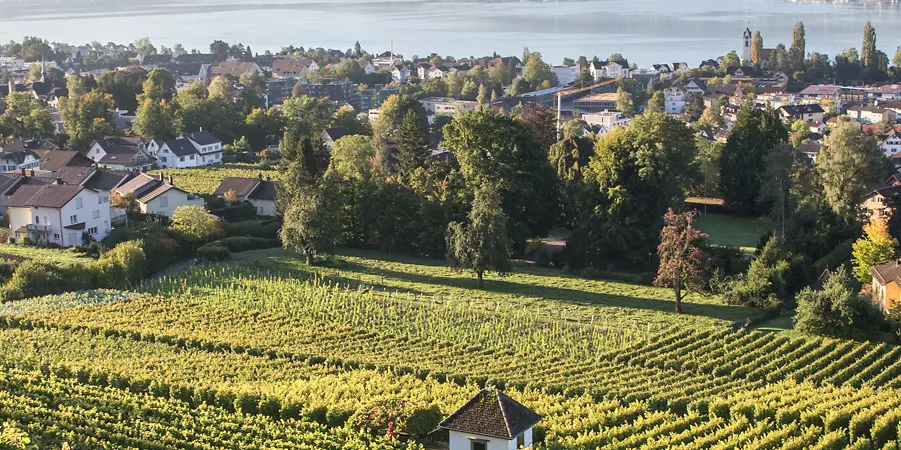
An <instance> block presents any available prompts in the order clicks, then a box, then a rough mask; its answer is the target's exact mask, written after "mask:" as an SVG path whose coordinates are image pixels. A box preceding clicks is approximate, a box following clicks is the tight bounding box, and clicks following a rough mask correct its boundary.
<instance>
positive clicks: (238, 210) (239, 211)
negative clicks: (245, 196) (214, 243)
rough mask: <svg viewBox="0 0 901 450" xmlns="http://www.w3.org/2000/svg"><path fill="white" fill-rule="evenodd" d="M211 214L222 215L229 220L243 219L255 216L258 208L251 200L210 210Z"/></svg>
mask: <svg viewBox="0 0 901 450" xmlns="http://www.w3.org/2000/svg"><path fill="white" fill-rule="evenodd" d="M210 214H213V215H216V216H218V217H221V218H223V219H225V220H227V221H234V220H242V219H248V218H251V217H255V216H256V215H257V209H256V207H255V206H253V205H252V204H250V203H249V202H241V203H238V204H235V205H231V206H226V207H225V208H219V209H213V210H210Z"/></svg>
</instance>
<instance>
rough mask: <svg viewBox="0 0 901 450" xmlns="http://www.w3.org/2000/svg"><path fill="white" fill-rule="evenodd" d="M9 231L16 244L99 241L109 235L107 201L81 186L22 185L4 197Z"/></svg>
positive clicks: (69, 243)
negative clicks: (27, 239) (29, 241)
mask: <svg viewBox="0 0 901 450" xmlns="http://www.w3.org/2000/svg"><path fill="white" fill-rule="evenodd" d="M6 207H7V214H8V216H9V228H10V231H11V233H12V236H13V237H14V238H15V239H16V241H17V242H21V240H23V239H25V238H26V237H28V238H29V239H31V240H32V241H34V242H41V243H43V244H59V245H61V246H63V247H71V246H73V245H80V244H83V243H84V242H85V238H86V236H90V238H91V239H94V240H98V241H99V240H101V239H103V238H105V237H106V235H107V234H109V232H110V229H111V228H110V208H109V201H108V199H107V201H105V202H104V199H103V197H102V196H101V195H100V194H99V193H98V192H97V191H95V190H93V189H89V188H86V187H83V186H73V185H68V184H63V182H62V180H59V179H57V180H56V182H55V183H52V184H45V185H27V184H26V185H22V186H19V187H18V188H17V189H16V190H15V191H14V192H13V193H12V194H11V195H9V196H8V197H7V198H6Z"/></svg>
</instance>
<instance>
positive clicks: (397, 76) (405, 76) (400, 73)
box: [391, 64, 410, 83]
mask: <svg viewBox="0 0 901 450" xmlns="http://www.w3.org/2000/svg"><path fill="white" fill-rule="evenodd" d="M391 81H393V82H395V83H406V82H407V81H410V69H409V68H408V67H407V66H405V65H403V64H395V65H393V66H392V67H391Z"/></svg>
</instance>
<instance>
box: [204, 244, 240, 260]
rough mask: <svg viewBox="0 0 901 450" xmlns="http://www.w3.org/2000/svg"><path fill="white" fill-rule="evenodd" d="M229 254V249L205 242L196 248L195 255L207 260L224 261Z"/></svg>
mask: <svg viewBox="0 0 901 450" xmlns="http://www.w3.org/2000/svg"><path fill="white" fill-rule="evenodd" d="M231 255H232V253H231V251H230V250H229V249H228V248H226V247H223V246H221V245H214V244H206V245H204V246H203V247H200V248H198V249H197V257H198V258H201V259H205V260H207V261H225V260H226V259H229V258H231Z"/></svg>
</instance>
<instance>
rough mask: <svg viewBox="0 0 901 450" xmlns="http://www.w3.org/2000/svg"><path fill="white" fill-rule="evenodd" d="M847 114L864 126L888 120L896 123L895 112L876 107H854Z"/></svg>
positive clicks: (846, 111) (847, 110)
mask: <svg viewBox="0 0 901 450" xmlns="http://www.w3.org/2000/svg"><path fill="white" fill-rule="evenodd" d="M845 114H846V115H848V116H849V117H851V118H852V119H855V120H857V121H858V122H860V123H864V124H867V123H880V122H884V121H885V120H886V119H888V121H889V122H894V121H895V112H894V111H892V110H890V109H885V108H878V107H876V106H852V107H850V108H848V109H846V110H845Z"/></svg>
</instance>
